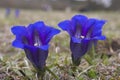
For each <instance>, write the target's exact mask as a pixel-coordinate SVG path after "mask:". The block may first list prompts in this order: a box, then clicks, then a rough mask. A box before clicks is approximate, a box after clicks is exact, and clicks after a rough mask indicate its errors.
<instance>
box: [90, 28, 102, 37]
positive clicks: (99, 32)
mask: <svg viewBox="0 0 120 80" xmlns="http://www.w3.org/2000/svg"><path fill="white" fill-rule="evenodd" d="M101 35H102V30H99V31H98V32H95V33H94V34H91V38H93V37H95V36H101Z"/></svg>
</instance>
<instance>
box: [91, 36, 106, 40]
mask: <svg viewBox="0 0 120 80" xmlns="http://www.w3.org/2000/svg"><path fill="white" fill-rule="evenodd" d="M93 39H96V40H105V39H106V37H105V36H96V37H94V38H93Z"/></svg>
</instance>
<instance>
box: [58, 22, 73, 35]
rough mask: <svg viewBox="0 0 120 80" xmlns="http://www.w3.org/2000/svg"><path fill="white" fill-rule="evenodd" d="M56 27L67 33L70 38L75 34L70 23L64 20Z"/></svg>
mask: <svg viewBox="0 0 120 80" xmlns="http://www.w3.org/2000/svg"><path fill="white" fill-rule="evenodd" d="M58 26H59V27H60V28H61V29H62V30H65V31H67V32H68V33H69V35H70V36H73V35H74V33H75V30H74V26H73V24H72V22H71V21H69V20H65V21H62V22H60V23H59V24H58Z"/></svg>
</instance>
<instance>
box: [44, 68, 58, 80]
mask: <svg viewBox="0 0 120 80" xmlns="http://www.w3.org/2000/svg"><path fill="white" fill-rule="evenodd" d="M45 69H46V70H47V71H48V72H49V73H51V74H52V75H53V76H54V77H55V78H56V80H59V78H58V76H57V75H55V74H54V73H53V72H52V71H51V70H50V69H49V68H48V67H45Z"/></svg>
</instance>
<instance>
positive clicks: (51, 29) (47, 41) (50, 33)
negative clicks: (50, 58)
mask: <svg viewBox="0 0 120 80" xmlns="http://www.w3.org/2000/svg"><path fill="white" fill-rule="evenodd" d="M47 30H49V31H48V33H46V35H47V37H46V44H47V43H49V41H50V40H51V39H52V37H53V36H54V35H56V34H58V33H60V30H58V29H55V28H52V27H48V26H47V27H46V32H47Z"/></svg>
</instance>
